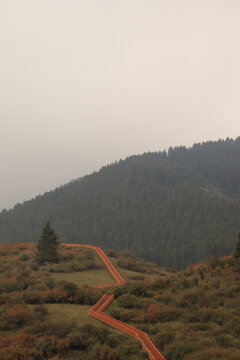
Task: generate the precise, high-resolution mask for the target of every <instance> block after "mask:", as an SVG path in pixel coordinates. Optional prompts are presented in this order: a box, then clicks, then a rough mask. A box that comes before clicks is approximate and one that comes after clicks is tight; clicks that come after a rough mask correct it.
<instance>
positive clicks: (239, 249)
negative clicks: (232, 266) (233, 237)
mask: <svg viewBox="0 0 240 360" xmlns="http://www.w3.org/2000/svg"><path fill="white" fill-rule="evenodd" d="M233 256H234V257H235V259H236V260H237V259H240V233H239V234H238V242H237V245H236V247H235V250H234V252H233Z"/></svg>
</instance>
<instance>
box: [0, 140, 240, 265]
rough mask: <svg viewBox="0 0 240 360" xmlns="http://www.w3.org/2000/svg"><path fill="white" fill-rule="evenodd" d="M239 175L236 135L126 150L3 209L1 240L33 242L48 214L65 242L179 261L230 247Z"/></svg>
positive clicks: (239, 214)
mask: <svg viewBox="0 0 240 360" xmlns="http://www.w3.org/2000/svg"><path fill="white" fill-rule="evenodd" d="M239 179H240V137H238V138H237V139H235V140H232V139H226V140H225V141H224V140H219V141H217V142H206V143H202V144H196V145H194V146H193V147H191V148H190V149H187V148H185V147H177V148H170V149H169V150H168V152H165V151H163V152H155V153H146V154H143V155H138V156H131V157H129V158H127V159H126V160H120V161H119V162H116V163H115V164H112V165H108V166H106V167H103V168H102V169H101V170H100V171H99V172H96V173H93V174H91V175H88V176H85V177H83V178H81V179H80V180H79V181H75V182H71V183H69V184H67V185H65V186H63V187H60V188H58V189H56V190H54V191H51V192H49V193H46V194H44V195H42V196H38V197H36V198H35V199H33V200H30V201H27V202H25V203H23V204H22V205H20V204H18V205H16V206H15V207H14V208H13V209H12V210H10V211H2V212H1V213H0V242H34V241H37V240H38V237H39V234H40V232H41V228H42V226H43V224H44V223H45V222H46V220H50V221H51V224H52V225H53V227H54V229H55V230H56V232H57V233H58V234H59V235H60V240H61V241H63V242H71V243H74V242H75V243H86V244H87V243H91V244H94V245H100V246H102V247H103V248H105V249H106V248H113V249H116V250H120V249H129V250H131V251H132V252H134V253H135V254H136V255H138V256H142V257H144V258H145V259H147V260H152V261H155V262H156V263H158V264H159V265H162V266H173V267H176V268H183V267H185V266H186V265H188V264H190V263H195V262H198V261H201V260H204V259H207V258H208V257H209V256H211V255H215V254H219V255H227V254H229V253H231V251H232V249H233V247H234V245H235V242H236V234H237V233H238V231H239V227H240V200H239V198H240V181H239ZM212 189H215V190H216V191H212ZM206 190H207V191H206ZM219 194H221V195H222V196H219Z"/></svg>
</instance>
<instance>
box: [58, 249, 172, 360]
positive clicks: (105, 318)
mask: <svg viewBox="0 0 240 360" xmlns="http://www.w3.org/2000/svg"><path fill="white" fill-rule="evenodd" d="M64 245H65V246H84V247H86V248H89V249H92V250H94V251H96V253H97V254H98V256H99V257H100V259H101V260H102V262H103V263H104V265H105V266H106V268H107V269H108V271H109V272H110V274H111V275H112V277H113V278H114V280H115V281H116V283H115V284H112V285H121V284H124V283H125V280H124V279H123V277H122V276H121V275H120V274H119V273H118V271H117V270H116V268H115V267H114V266H113V264H112V263H111V261H110V260H109V259H108V257H107V255H106V254H105V253H104V252H103V251H102V249H101V248H100V247H97V246H92V245H83V244H81V245H80V244H64ZM108 285H111V284H103V285H98V287H101V286H102V287H105V286H108ZM113 299H114V295H113V294H111V295H109V294H104V295H103V296H102V297H101V299H100V300H99V301H98V302H97V303H96V304H95V305H94V306H93V307H92V308H91V309H90V310H89V315H90V316H92V317H94V318H95V319H97V320H99V321H101V322H103V323H104V324H107V325H109V326H111V327H113V328H115V329H117V330H119V331H121V332H123V333H124V334H127V335H129V336H131V337H132V338H134V339H136V340H138V341H139V342H140V343H141V346H142V349H143V350H144V351H146V352H147V353H148V357H149V359H150V360H166V359H165V358H164V357H163V355H162V354H161V353H160V352H159V351H158V350H157V348H156V347H155V346H154V344H153V343H152V341H151V340H150V339H149V337H148V336H147V334H145V333H144V332H143V331H141V330H138V329H136V328H134V327H133V326H130V325H128V324H126V323H123V322H122V321H119V320H116V319H114V318H112V317H111V316H109V315H106V314H104V313H103V311H104V310H105V309H106V308H107V306H108V305H109V304H110V303H111V302H112V301H113Z"/></svg>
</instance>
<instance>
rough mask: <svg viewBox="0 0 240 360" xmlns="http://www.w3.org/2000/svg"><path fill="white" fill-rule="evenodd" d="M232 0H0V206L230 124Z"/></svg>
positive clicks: (237, 82)
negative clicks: (112, 164)
mask: <svg viewBox="0 0 240 360" xmlns="http://www.w3.org/2000/svg"><path fill="white" fill-rule="evenodd" d="M239 35H240V1H239V0H201V1H198V0H168V1H163V0H145V1H143V0H121V1H120V0H118V1H116V0H101V1H99V0H64V1H63V0H41V1H33V0H21V1H18V0H0V46H1V47H0V64H1V66H0V99H1V100H0V101H1V106H0V125H1V132H0V134H1V139H0V154H1V155H0V160H1V176H0V210H1V209H3V208H10V207H12V206H13V205H14V204H16V203H18V202H22V201H24V200H28V199H31V198H33V197H35V196H36V195H38V194H42V193H44V192H46V191H49V190H52V189H54V188H55V187H57V186H59V185H62V184H65V183H67V182H69V181H71V180H72V179H75V178H78V177H81V176H83V175H85V174H89V173H91V172H92V171H94V170H98V169H99V168H100V167H102V166H104V165H106V164H109V163H112V162H114V161H116V160H119V159H120V158H122V159H123V158H125V157H126V156H129V155H132V154H141V153H144V152H147V151H158V150H164V149H168V148H169V147H170V146H177V145H185V146H191V145H193V144H194V143H198V142H203V141H208V140H218V139H219V138H221V139H225V138H227V137H231V138H236V137H237V136H239V135H240V121H239V119H240V116H239V115H240V67H239V64H240V47H239Z"/></svg>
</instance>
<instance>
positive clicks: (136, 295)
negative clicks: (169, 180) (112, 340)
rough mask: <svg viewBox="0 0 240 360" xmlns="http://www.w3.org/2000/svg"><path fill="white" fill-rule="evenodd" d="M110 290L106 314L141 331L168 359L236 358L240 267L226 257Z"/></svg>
mask: <svg viewBox="0 0 240 360" xmlns="http://www.w3.org/2000/svg"><path fill="white" fill-rule="evenodd" d="M113 292H114V293H115V298H116V300H115V301H114V302H113V303H112V304H111V305H110V307H109V308H108V309H107V310H106V312H107V313H108V314H109V315H111V316H112V317H115V318H117V319H119V320H122V321H124V322H127V323H129V324H131V325H133V326H135V327H137V328H138V329H141V330H142V331H145V332H146V333H147V334H148V335H149V336H150V337H151V339H152V341H153V342H154V344H155V345H156V346H157V347H158V349H159V350H160V351H161V353H162V354H163V355H164V356H165V358H166V359H167V360H205V359H208V360H219V359H224V360H239V359H240V315H239V308H240V297H239V292H240V263H238V264H237V263H236V262H235V261H234V260H233V259H232V258H231V257H229V258H219V257H217V256H215V257H213V258H211V259H210V260H209V261H207V262H206V263H202V264H200V265H198V266H191V267H189V268H187V269H186V270H184V271H181V272H175V273H172V274H168V275H166V274H165V275H163V274H162V275H161V276H160V277H158V278H156V279H155V280H153V281H152V282H150V283H149V282H146V281H145V282H140V281H137V282H136V281H132V282H129V283H128V284H126V285H125V286H122V287H119V288H116V289H115V290H114V291H113Z"/></svg>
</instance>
